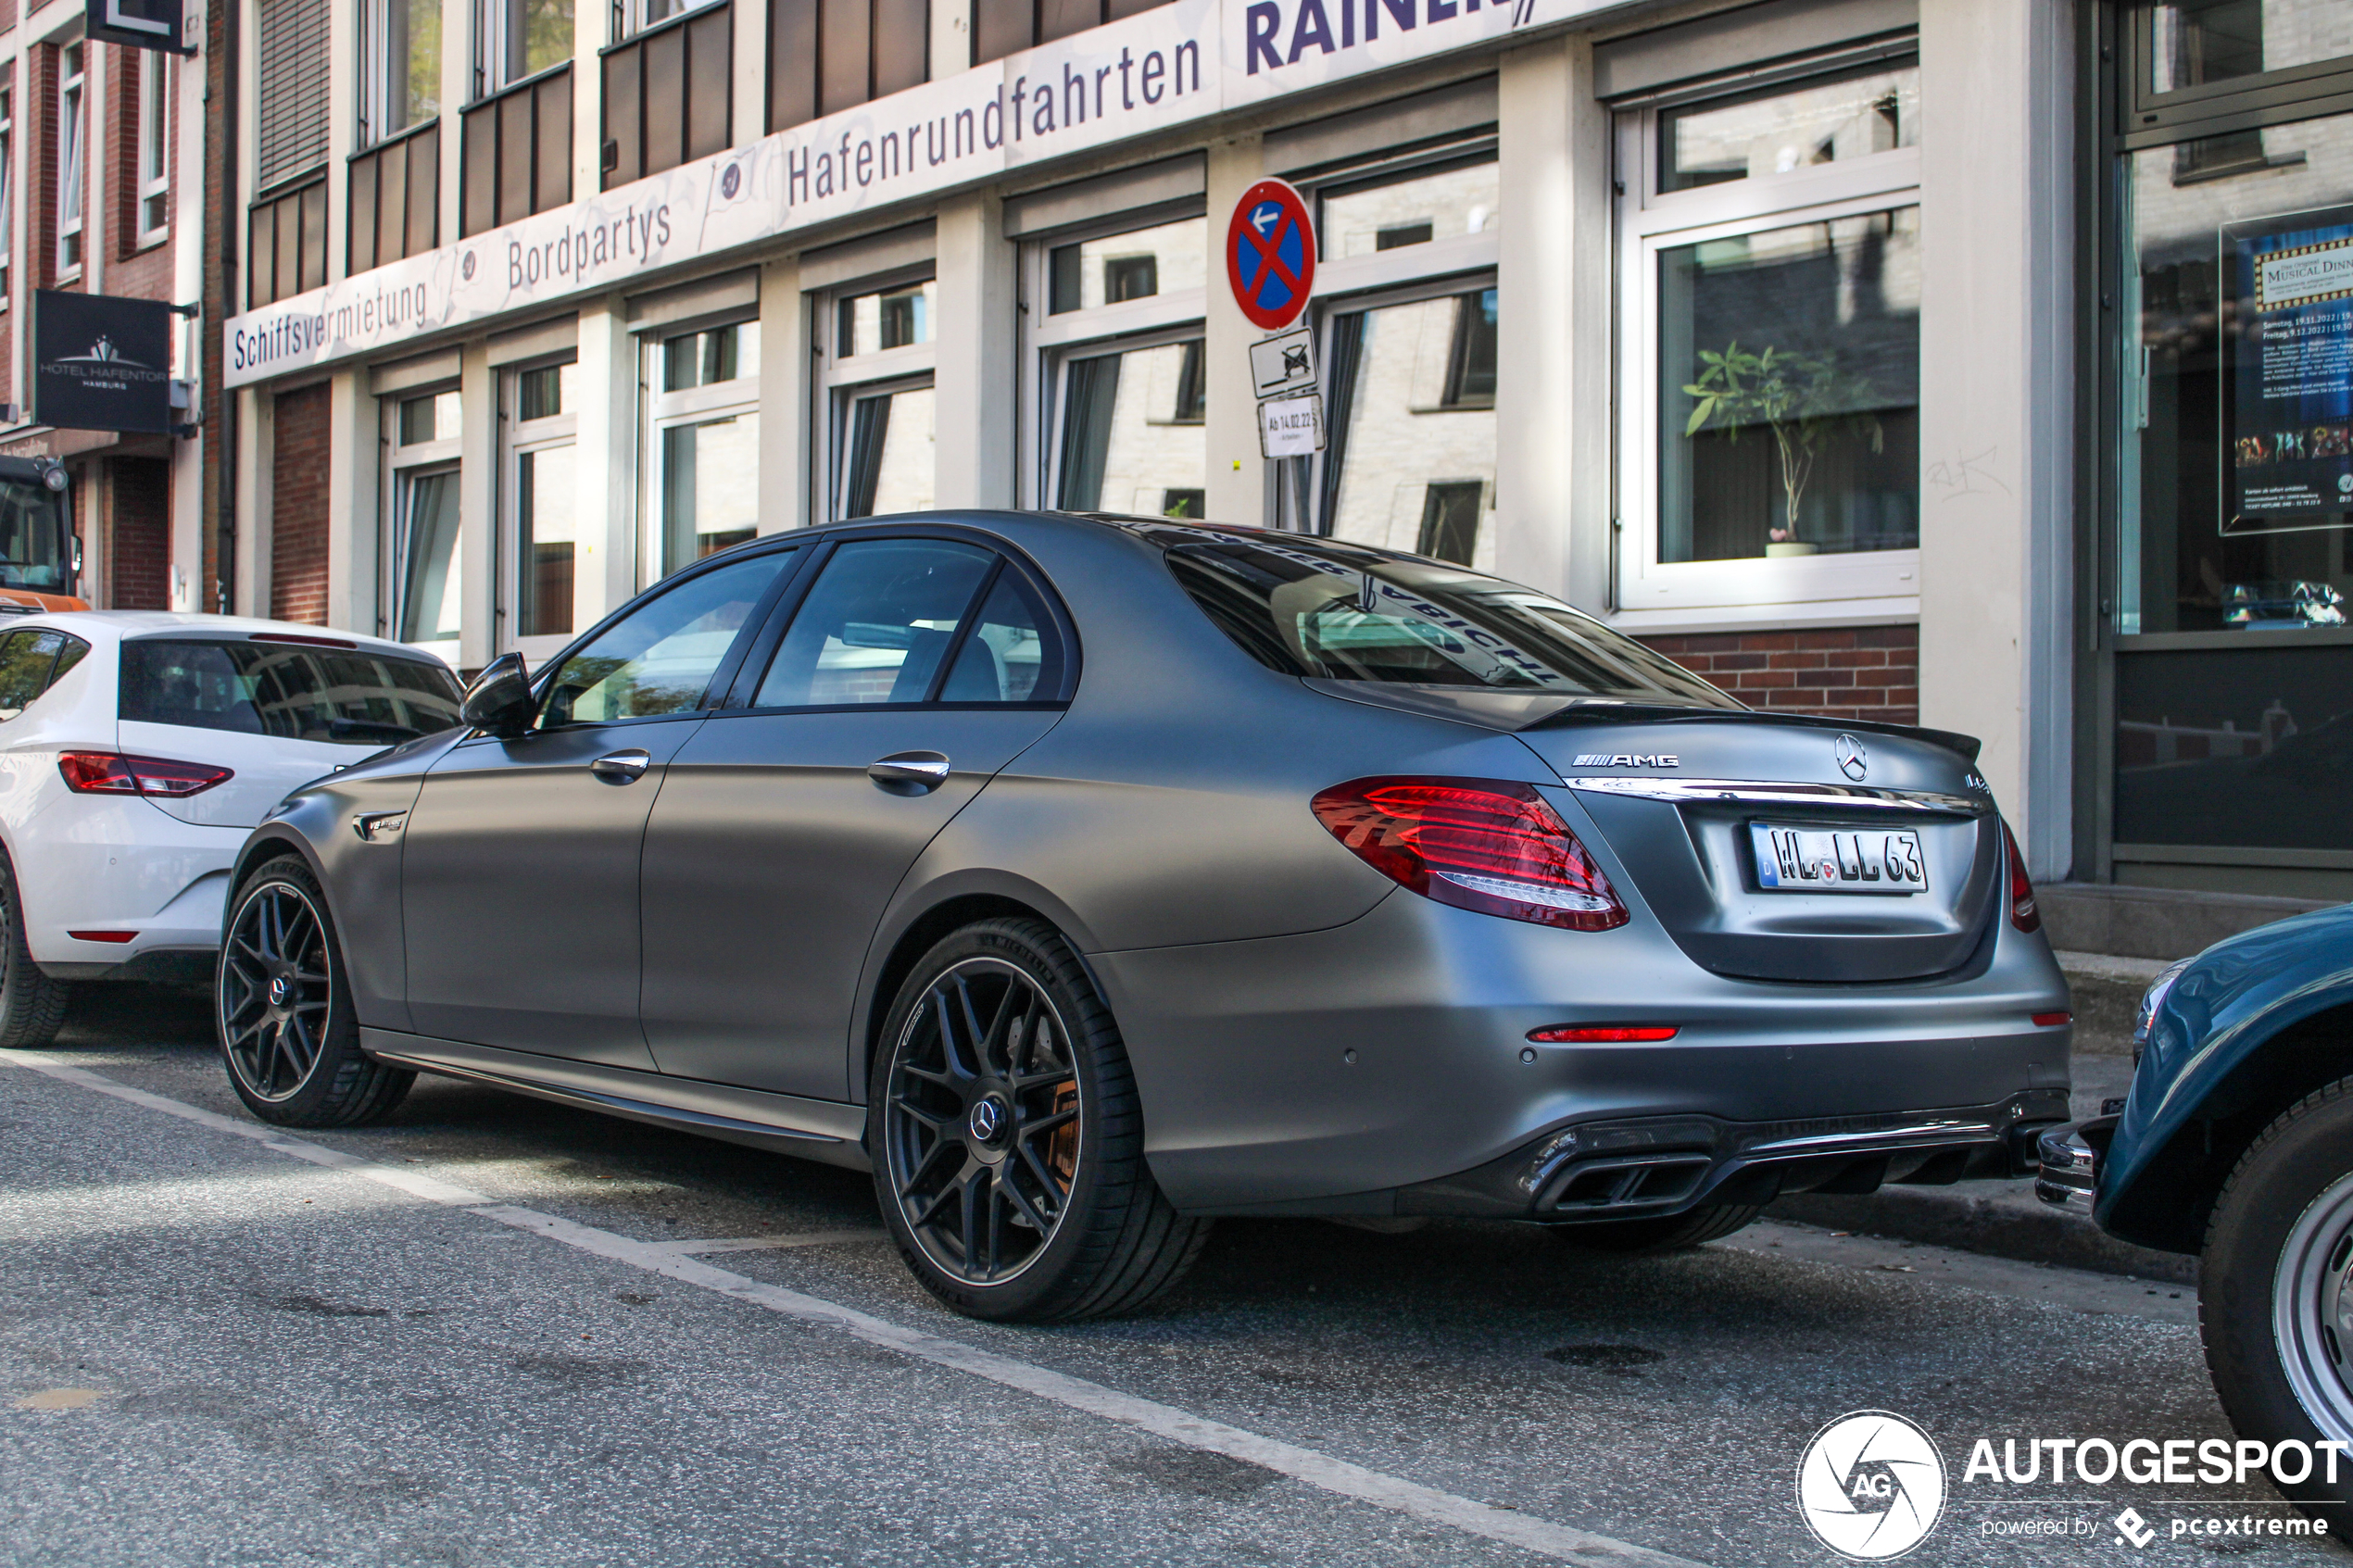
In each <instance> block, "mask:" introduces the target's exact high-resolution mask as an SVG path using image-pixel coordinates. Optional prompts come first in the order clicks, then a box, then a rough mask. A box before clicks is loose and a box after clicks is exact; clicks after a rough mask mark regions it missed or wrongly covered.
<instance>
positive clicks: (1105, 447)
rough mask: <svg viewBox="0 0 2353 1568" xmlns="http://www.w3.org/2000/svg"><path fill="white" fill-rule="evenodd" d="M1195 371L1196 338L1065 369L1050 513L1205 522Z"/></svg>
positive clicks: (1070, 363) (1068, 363) (1076, 362)
mask: <svg viewBox="0 0 2353 1568" xmlns="http://www.w3.org/2000/svg"><path fill="white" fill-rule="evenodd" d="M1201 367H1202V344H1201V340H1200V339H1198V338H1195V339H1193V340H1191V341H1190V342H1187V343H1164V344H1161V345H1157V346H1155V347H1151V348H1130V349H1127V350H1125V351H1123V352H1118V353H1111V354H1092V355H1088V356H1086V357H1084V358H1071V359H1067V360H1064V361H1063V389H1062V391H1063V405H1062V407H1063V424H1062V473H1061V476H1060V480H1059V483H1057V485H1056V488H1055V495H1054V505H1055V506H1056V507H1058V508H1061V509H1062V510H1063V511H1067V512H1091V511H1102V510H1109V511H1115V512H1130V513H1134V514H1136V515H1139V516H1143V517H1191V518H1197V517H1199V516H1201V515H1202V493H1203V490H1204V488H1205V486H1204V484H1203V475H1204V474H1205V473H1206V471H1207V465H1208V447H1207V445H1206V441H1205V434H1204V432H1203V429H1202V409H1203V407H1204V401H1203V395H1202V372H1201Z"/></svg>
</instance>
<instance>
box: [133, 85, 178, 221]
mask: <svg viewBox="0 0 2353 1568" xmlns="http://www.w3.org/2000/svg"><path fill="white" fill-rule="evenodd" d="M126 52H127V53H128V54H129V55H130V56H131V63H132V69H134V70H136V71H137V72H138V73H139V191H138V197H137V199H138V204H139V240H138V243H139V244H140V245H154V244H156V243H157V241H159V240H161V239H162V238H163V237H164V233H165V232H166V231H167V230H168V229H169V228H170V225H171V76H172V58H171V56H170V55H166V54H162V53H160V52H158V51H157V50H154V49H132V50H128V51H126Z"/></svg>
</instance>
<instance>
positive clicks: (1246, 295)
mask: <svg viewBox="0 0 2353 1568" xmlns="http://www.w3.org/2000/svg"><path fill="white" fill-rule="evenodd" d="M1226 282H1227V283H1229V284H1230V285H1232V287H1233V291H1234V303H1236V304H1237V305H1239V306H1240V307H1242V314H1243V315H1244V316H1247V317H1248V318H1250V320H1251V321H1252V323H1253V324H1254V325H1256V326H1257V327H1259V328H1260V329H1261V330H1263V331H1265V332H1279V331H1280V330H1282V329H1283V328H1285V327H1287V326H1289V325H1290V324H1291V322H1292V321H1294V320H1298V318H1299V313H1300V312H1301V311H1302V310H1304V309H1306V308H1307V294H1308V291H1309V290H1310V289H1312V288H1314V287H1315V225H1314V224H1313V223H1311V222H1310V221H1309V220H1308V217H1307V198H1306V197H1304V196H1302V195H1301V194H1299V193H1298V192H1297V191H1295V190H1293V189H1292V188H1291V187H1290V184H1289V183H1288V182H1284V181H1281V180H1261V181H1260V182H1258V183H1257V184H1255V185H1252V187H1251V188H1250V189H1249V190H1247V191H1244V192H1243V193H1242V199H1241V200H1240V201H1239V202H1236V203H1235V204H1234V218H1233V221H1232V222H1230V223H1228V224H1227V226H1226Z"/></svg>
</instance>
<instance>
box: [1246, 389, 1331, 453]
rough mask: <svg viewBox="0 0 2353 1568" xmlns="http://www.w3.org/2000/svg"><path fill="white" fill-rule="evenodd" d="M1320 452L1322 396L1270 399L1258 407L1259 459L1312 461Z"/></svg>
mask: <svg viewBox="0 0 2353 1568" xmlns="http://www.w3.org/2000/svg"><path fill="white" fill-rule="evenodd" d="M1323 449H1324V395H1323V394H1322V393H1320V392H1310V393H1305V394H1302V395H1300V396H1297V397H1270V398H1268V399H1267V400H1266V401H1265V402H1264V403H1261V404H1260V405H1259V406H1258V453H1259V456H1260V457H1263V458H1312V457H1314V456H1315V454H1316V453H1318V452H1320V451H1322V450H1323Z"/></svg>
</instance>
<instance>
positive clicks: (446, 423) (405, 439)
mask: <svg viewBox="0 0 2353 1568" xmlns="http://www.w3.org/2000/svg"><path fill="white" fill-rule="evenodd" d="M458 416H459V403H458V395H457V394H456V393H454V392H436V393H434V394H433V395H430V396H426V397H411V398H409V400H408V401H407V402H405V403H403V404H401V405H400V445H403V446H414V445H419V444H421V443H422V442H427V441H455V440H457V439H458V436H459V422H458Z"/></svg>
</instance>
